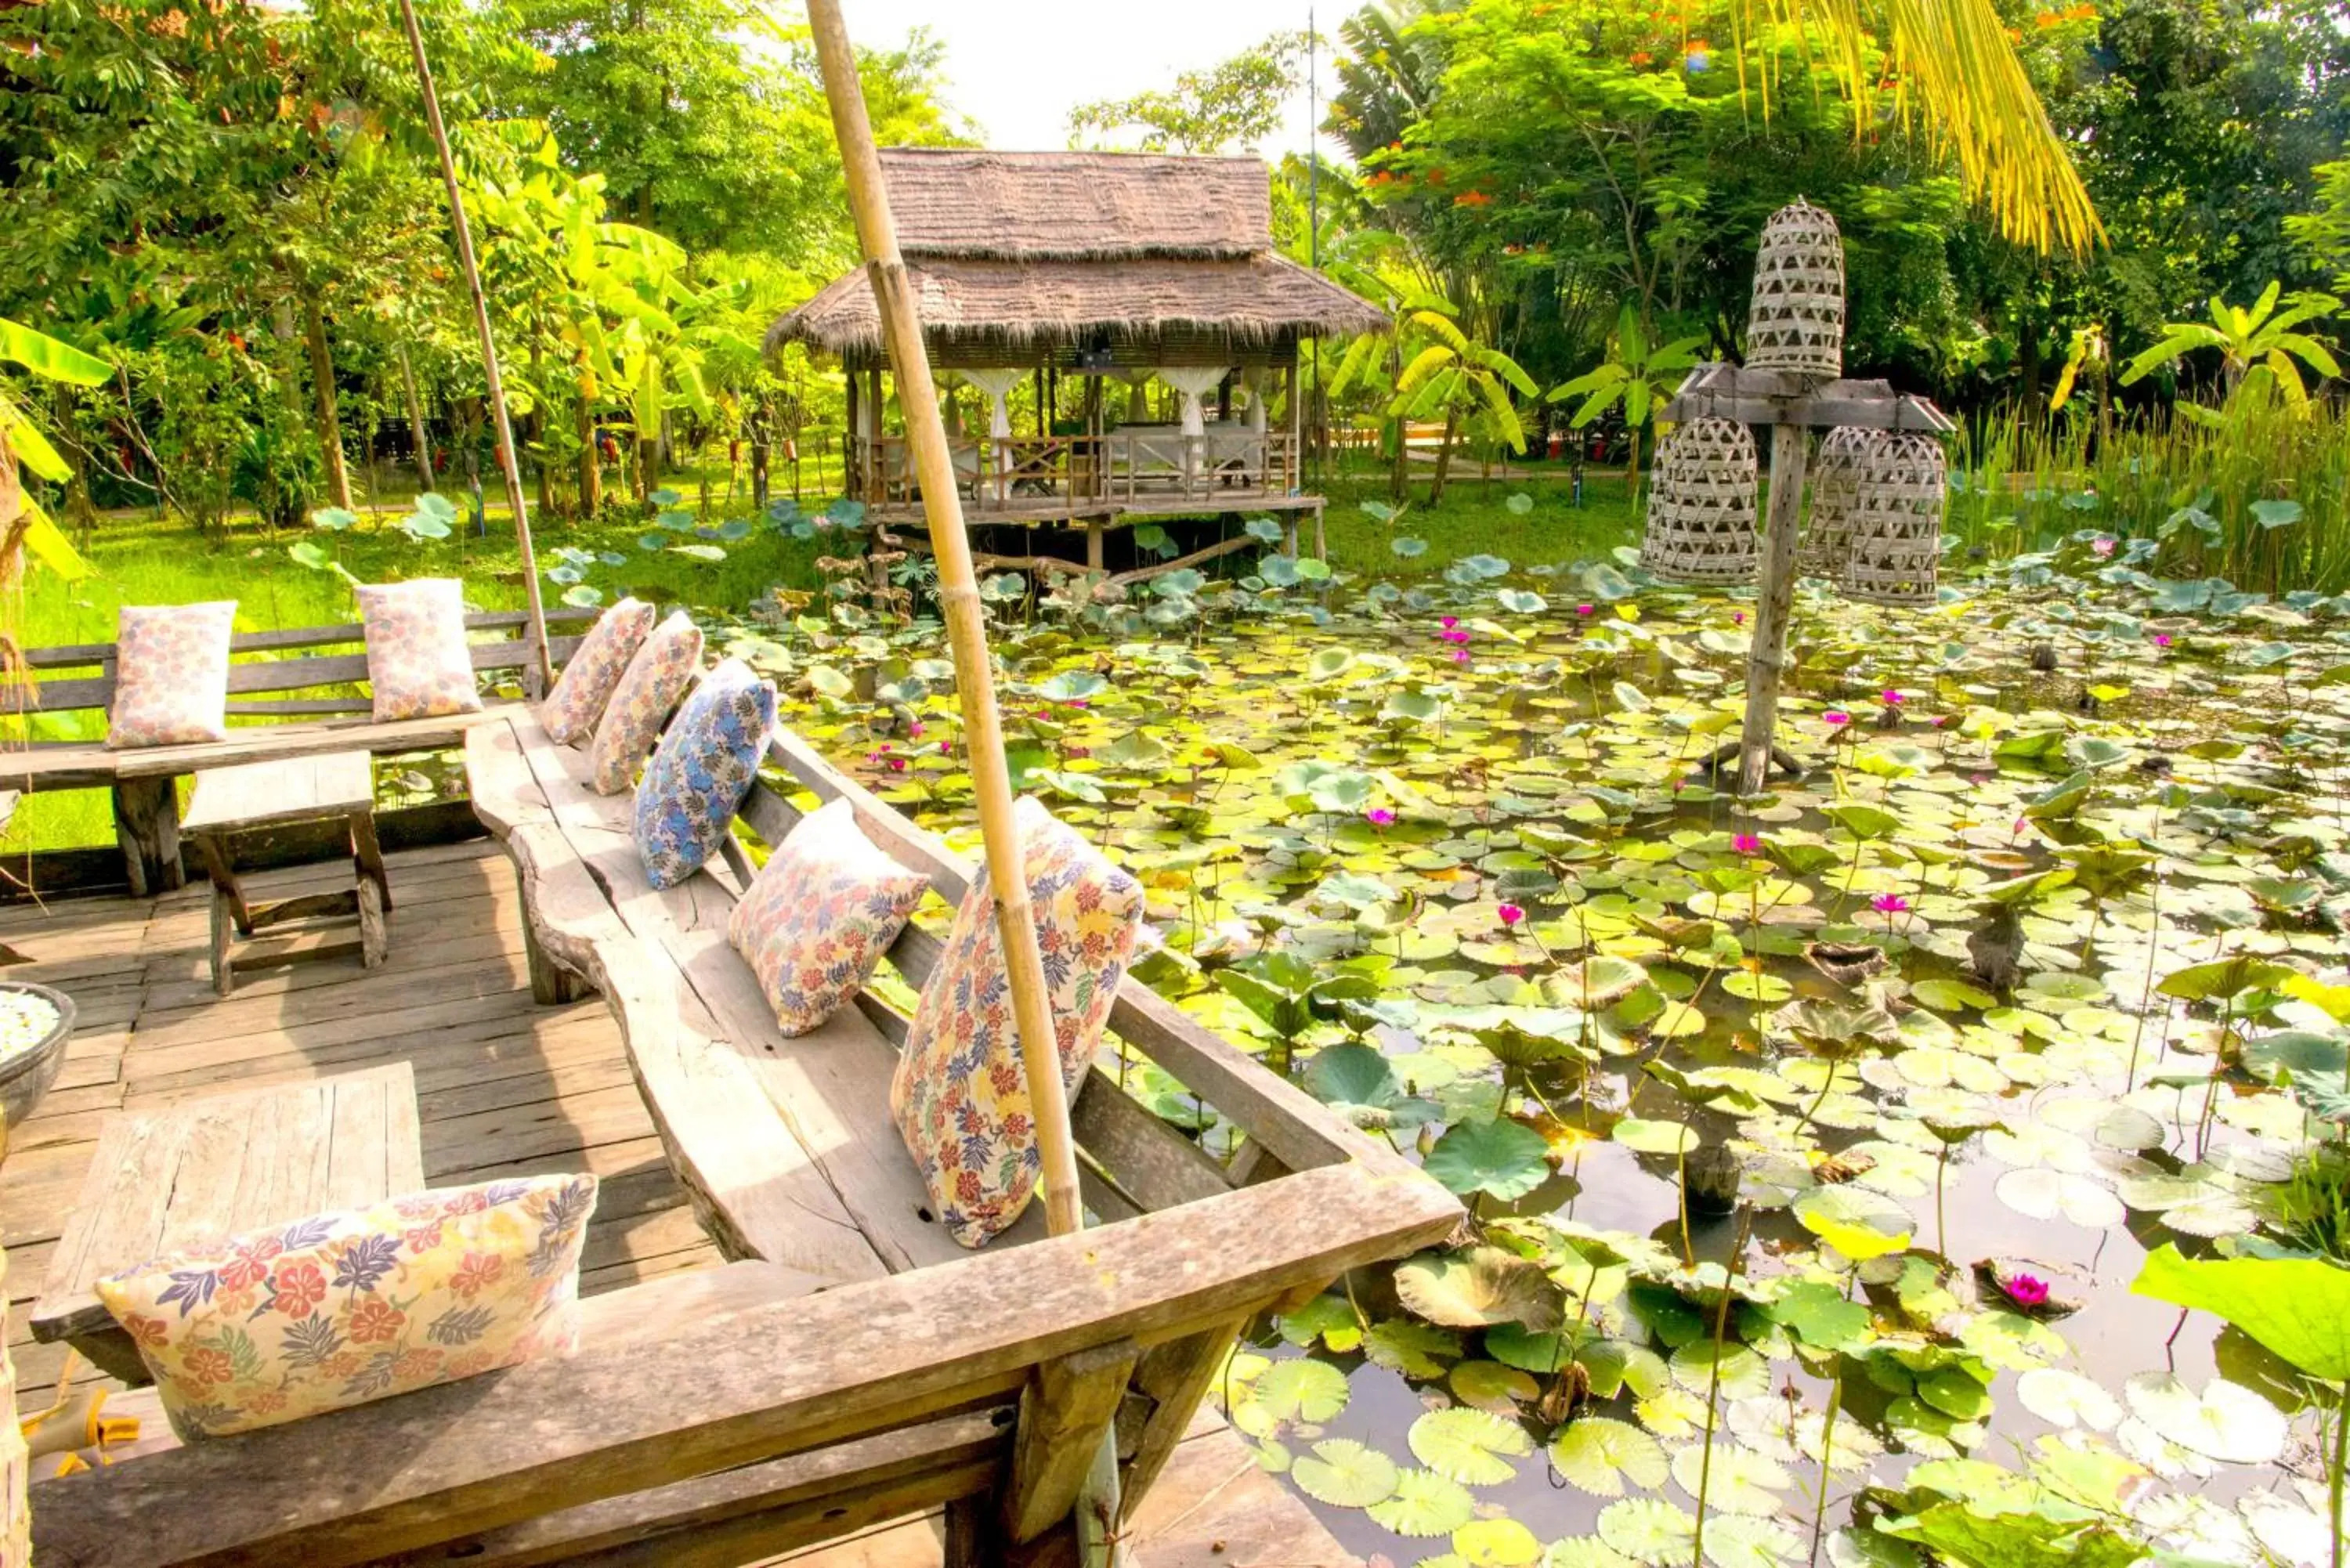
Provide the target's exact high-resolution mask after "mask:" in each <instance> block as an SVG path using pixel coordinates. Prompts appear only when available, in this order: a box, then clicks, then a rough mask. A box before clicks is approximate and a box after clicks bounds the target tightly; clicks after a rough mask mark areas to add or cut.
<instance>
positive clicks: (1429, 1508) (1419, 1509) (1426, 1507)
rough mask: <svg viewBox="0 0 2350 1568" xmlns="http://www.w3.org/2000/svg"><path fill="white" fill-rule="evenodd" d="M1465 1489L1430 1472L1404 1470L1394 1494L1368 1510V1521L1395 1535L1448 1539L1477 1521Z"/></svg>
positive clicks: (1474, 1506)
mask: <svg viewBox="0 0 2350 1568" xmlns="http://www.w3.org/2000/svg"><path fill="white" fill-rule="evenodd" d="M1476 1512H1477V1501H1476V1499H1475V1498H1473V1497H1471V1495H1470V1492H1469V1489H1468V1488H1467V1487H1464V1486H1462V1485H1461V1483H1460V1482H1459V1481H1456V1480H1448V1479H1446V1478H1445V1477H1443V1476H1440V1475H1438V1474H1437V1473H1436V1472H1435V1471H1433V1470H1404V1471H1402V1472H1401V1473H1399V1475H1398V1476H1397V1477H1396V1486H1395V1490H1394V1492H1393V1493H1392V1494H1390V1495H1389V1496H1388V1497H1387V1498H1386V1499H1385V1500H1384V1501H1379V1502H1375V1503H1373V1504H1372V1505H1371V1507H1370V1515H1371V1520H1372V1521H1373V1522H1374V1523H1376V1524H1378V1525H1380V1526H1381V1527H1383V1528H1385V1529H1388V1530H1392V1531H1394V1532H1396V1533H1397V1534H1398V1535H1416V1536H1433V1535H1451V1533H1452V1532H1454V1531H1456V1530H1458V1529H1460V1528H1461V1526H1462V1525H1464V1524H1466V1523H1468V1522H1469V1521H1471V1519H1473V1518H1475V1517H1476Z"/></svg>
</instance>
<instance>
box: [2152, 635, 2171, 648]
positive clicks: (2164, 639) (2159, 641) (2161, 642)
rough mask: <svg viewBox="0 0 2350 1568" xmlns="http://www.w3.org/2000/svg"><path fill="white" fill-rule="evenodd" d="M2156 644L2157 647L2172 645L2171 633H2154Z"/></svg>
mask: <svg viewBox="0 0 2350 1568" xmlns="http://www.w3.org/2000/svg"><path fill="white" fill-rule="evenodd" d="M2154 646H2155V647H2157V648H2168V647H2169V646H2170V634H2169V633H2168V632H2167V631H2158V632H2156V633H2155V634H2154Z"/></svg>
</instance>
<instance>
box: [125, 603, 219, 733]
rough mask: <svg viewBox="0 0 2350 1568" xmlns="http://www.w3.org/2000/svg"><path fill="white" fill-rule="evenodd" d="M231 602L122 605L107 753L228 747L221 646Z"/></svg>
mask: <svg viewBox="0 0 2350 1568" xmlns="http://www.w3.org/2000/svg"><path fill="white" fill-rule="evenodd" d="M235 629H236V601H235V600H234V599H220V600H216V601H214V602H213V603H211V604H201V605H124V606H123V607H122V610H121V614H120V616H119V617H118V618H116V620H115V630H114V643H115V661H114V706H113V709H112V711H110V712H109V714H108V715H107V725H106V743H107V744H108V745H109V746H115V747H123V746H190V745H195V744H197V743H198V742H203V741H225V740H227V739H228V717H227V715H228V642H229V638H230V636H231V634H233V633H234V631H235Z"/></svg>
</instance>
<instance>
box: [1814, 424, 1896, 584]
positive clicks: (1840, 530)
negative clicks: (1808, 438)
mask: <svg viewBox="0 0 2350 1568" xmlns="http://www.w3.org/2000/svg"><path fill="white" fill-rule="evenodd" d="M1879 439H1880V437H1879V435H1878V432H1877V431H1871V430H1864V429H1862V428H1861V427H1859V426H1857V425H1838V426H1837V427H1836V428H1835V429H1834V430H1832V431H1828V433H1827V439H1826V440H1825V441H1821V442H1820V455H1819V461H1818V462H1817V463H1816V464H1814V467H1813V469H1812V514H1811V516H1810V517H1809V518H1807V519H1806V520H1805V521H1804V537H1803V545H1802V548H1801V550H1800V551H1799V552H1798V554H1797V563H1798V564H1797V566H1796V568H1795V569H1796V571H1797V572H1798V573H1799V574H1800V575H1802V576H1806V577H1825V578H1827V579H1828V581H1830V582H1837V581H1840V580H1842V578H1843V576H1844V564H1845V558H1846V556H1848V555H1849V554H1850V553H1851V548H1852V504H1853V498H1854V495H1855V493H1856V491H1857V489H1858V487H1859V484H1860V463H1861V459H1862V458H1863V457H1864V456H1865V455H1866V453H1867V452H1868V449H1869V448H1870V447H1871V446H1873V445H1875V444H1876V443H1877V441H1878V440H1879Z"/></svg>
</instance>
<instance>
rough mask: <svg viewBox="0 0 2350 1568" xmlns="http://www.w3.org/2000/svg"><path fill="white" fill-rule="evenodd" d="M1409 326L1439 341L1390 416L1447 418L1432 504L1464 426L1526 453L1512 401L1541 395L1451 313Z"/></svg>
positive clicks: (1414, 365) (1418, 360) (1402, 388)
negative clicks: (1518, 396) (1469, 425)
mask: <svg viewBox="0 0 2350 1568" xmlns="http://www.w3.org/2000/svg"><path fill="white" fill-rule="evenodd" d="M1409 326H1410V327H1411V328H1412V329H1413V330H1414V331H1415V332H1419V333H1425V334H1426V335H1427V336H1428V337H1431V338H1433V339H1434V340H1435V341H1433V342H1431V343H1429V344H1428V345H1427V346H1425V347H1424V348H1421V349H1420V350H1419V353H1417V354H1415V355H1413V356H1412V358H1411V361H1410V363H1409V364H1407V365H1406V366H1404V368H1403V374H1401V375H1399V376H1398V377H1397V378H1396V391H1395V398H1394V400H1393V401H1391V402H1390V403H1389V404H1388V412H1389V414H1391V415H1392V416H1394V417H1396V418H1399V419H1406V420H1410V419H1422V420H1425V419H1432V418H1434V417H1435V416H1436V415H1437V414H1439V413H1441V414H1442V415H1443V416H1444V435H1443V437H1442V439H1441V440H1440V441H1439V443H1438V445H1437V448H1436V472H1435V473H1434V475H1433V476H1431V477H1430V480H1429V483H1428V504H1430V506H1434V505H1437V504H1440V502H1442V501H1443V499H1444V481H1445V477H1446V475H1447V473H1448V472H1450V470H1451V466H1452V442H1453V438H1454V437H1456V436H1458V435H1459V434H1460V433H1461V424H1462V421H1464V420H1465V421H1472V422H1473V425H1474V432H1473V433H1475V434H1476V435H1478V436H1479V437H1480V438H1481V439H1482V440H1485V441H1492V442H1493V443H1495V444H1497V445H1505V446H1507V447H1509V449H1510V450H1511V451H1513V452H1523V451H1525V450H1526V432H1525V427H1524V425H1523V423H1521V422H1520V421H1519V419H1518V410H1517V408H1516V406H1515V405H1514V404H1513V403H1512V402H1511V401H1510V393H1511V391H1512V390H1513V389H1514V390H1516V391H1517V392H1518V393H1519V394H1521V395H1522V396H1524V397H1528V398H1533V397H1538V396H1540V395H1541V389H1540V388H1538V387H1536V386H1535V385H1534V378H1533V377H1531V376H1529V375H1527V374H1526V373H1525V371H1524V369H1522V368H1521V367H1520V366H1519V364H1518V362H1517V361H1516V360H1515V359H1513V358H1510V357H1509V356H1508V355H1507V354H1504V353H1503V352H1502V351H1501V350H1500V349H1499V348H1493V347H1492V346H1491V345H1489V344H1484V343H1479V342H1475V341H1473V340H1472V339H1471V337H1469V335H1468V334H1467V333H1465V332H1463V331H1461V327H1460V326H1459V325H1458V324H1457V323H1455V322H1454V321H1453V320H1452V318H1451V306H1445V307H1444V308H1443V309H1441V310H1437V309H1424V310H1415V311H1413V312H1412V313H1411V317H1410V319H1409Z"/></svg>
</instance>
